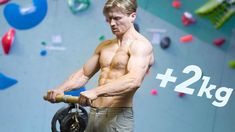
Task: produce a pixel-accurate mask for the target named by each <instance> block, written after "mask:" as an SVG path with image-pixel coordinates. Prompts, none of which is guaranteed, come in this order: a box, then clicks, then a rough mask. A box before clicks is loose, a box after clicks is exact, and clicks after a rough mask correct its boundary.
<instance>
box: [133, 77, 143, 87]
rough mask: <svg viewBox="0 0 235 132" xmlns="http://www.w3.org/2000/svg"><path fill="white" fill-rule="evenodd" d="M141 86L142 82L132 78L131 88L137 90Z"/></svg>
mask: <svg viewBox="0 0 235 132" xmlns="http://www.w3.org/2000/svg"><path fill="white" fill-rule="evenodd" d="M141 84H142V80H141V79H139V78H136V77H133V78H132V88H134V89H138V88H139V87H140V86H141Z"/></svg>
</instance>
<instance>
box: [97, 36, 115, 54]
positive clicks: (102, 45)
mask: <svg viewBox="0 0 235 132" xmlns="http://www.w3.org/2000/svg"><path fill="white" fill-rule="evenodd" d="M112 42H113V39H109V40H104V41H102V42H101V43H100V44H99V45H98V46H97V47H96V52H100V51H101V50H102V49H103V48H104V47H107V46H108V45H110V44H111V43H112Z"/></svg>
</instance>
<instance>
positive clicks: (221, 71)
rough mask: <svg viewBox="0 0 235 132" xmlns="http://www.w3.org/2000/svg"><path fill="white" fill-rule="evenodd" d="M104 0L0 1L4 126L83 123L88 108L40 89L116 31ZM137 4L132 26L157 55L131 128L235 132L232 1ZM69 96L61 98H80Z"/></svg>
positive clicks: (8, 129) (46, 127)
mask: <svg viewBox="0 0 235 132" xmlns="http://www.w3.org/2000/svg"><path fill="white" fill-rule="evenodd" d="M105 1H106V0H99V1H98V0H90V1H89V0H25V1H18V0H0V11H1V14H0V18H1V20H0V36H1V47H2V51H1V52H0V99H1V105H2V107H1V109H0V113H1V114H0V118H1V119H2V120H0V124H1V125H0V131H2V132H15V131H19V132H49V131H51V128H54V129H57V130H59V129H61V130H65V129H69V128H71V127H73V130H74V131H75V130H84V129H85V127H86V125H87V124H86V123H87V114H86V111H87V112H88V111H89V108H85V109H84V108H82V107H80V108H79V106H76V105H74V104H69V105H68V104H63V103H58V104H50V103H48V102H46V101H44V100H43V99H42V97H43V95H45V93H46V91H47V90H48V89H51V88H55V87H57V86H58V85H59V84H61V83H62V82H63V81H64V80H66V79H67V77H68V76H69V75H70V74H71V73H73V72H74V71H76V70H77V69H78V68H80V67H81V66H82V65H83V64H84V63H85V62H86V60H87V59H88V58H89V57H90V56H91V55H92V53H93V52H94V49H95V47H96V46H97V45H98V44H99V43H100V42H101V41H104V40H107V39H110V38H113V37H114V36H113V34H112V32H111V31H110V29H109V27H108V25H107V23H106V22H105V18H104V16H103V14H102V9H103V5H104V3H105ZM138 4H139V8H138V12H137V19H136V21H135V27H136V28H137V29H138V31H139V32H140V33H141V34H143V35H144V36H145V37H146V38H148V39H149V41H150V42H151V43H152V46H153V49H154V57H155V63H154V65H153V66H152V67H151V69H150V70H149V71H148V72H147V74H146V78H145V79H144V81H143V84H142V85H141V87H140V88H139V89H138V91H137V92H136V95H135V98H134V106H133V107H134V119H135V125H134V126H135V127H134V131H135V132H156V131H160V132H234V131H235V126H234V124H235V114H234V111H235V96H234V88H235V83H234V80H235V54H234V53H235V17H234V12H235V10H234V5H235V1H234V0H197V1H192V0H191V1H189V0H164V1H163V0H138ZM97 80H98V75H96V76H94V79H92V80H91V81H89V83H87V84H86V86H85V87H83V88H82V89H80V90H82V91H85V90H89V89H91V88H94V87H95V86H97ZM80 92H81V91H73V92H71V93H70V92H69V93H66V94H68V95H72V96H78V95H79V93H80ZM68 95H67V96H65V97H61V98H60V100H61V101H64V102H68V100H70V99H71V100H73V99H74V98H73V97H71V96H68ZM75 99H77V98H75ZM9 104H13V105H9ZM76 108H79V109H76ZM75 109H76V110H75ZM85 110H86V111H85ZM9 117H10V118H9ZM3 119H4V120H3ZM53 119H54V120H53ZM63 119H64V120H63ZM143 119H144V120H146V121H147V122H145V121H143ZM52 122H53V123H55V122H57V124H56V125H54V126H53V124H51V123H52ZM79 122H81V123H82V124H80V126H79ZM58 125H60V126H63V127H61V128H60V126H58ZM55 127H56V128H55Z"/></svg>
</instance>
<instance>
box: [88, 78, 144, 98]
mask: <svg viewBox="0 0 235 132" xmlns="http://www.w3.org/2000/svg"><path fill="white" fill-rule="evenodd" d="M141 82H142V79H140V78H137V77H134V76H133V75H125V76H123V77H121V78H119V79H117V80H114V81H111V82H110V83H107V84H105V85H102V86H98V87H96V88H94V89H92V90H94V91H95V92H96V94H97V96H117V95H123V94H125V93H128V92H130V91H133V90H136V89H137V88H139V87H140V84H141Z"/></svg>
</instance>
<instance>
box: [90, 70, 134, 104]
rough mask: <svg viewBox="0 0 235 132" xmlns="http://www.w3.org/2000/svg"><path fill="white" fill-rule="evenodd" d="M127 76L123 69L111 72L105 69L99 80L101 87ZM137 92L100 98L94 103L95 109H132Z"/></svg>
mask: <svg viewBox="0 0 235 132" xmlns="http://www.w3.org/2000/svg"><path fill="white" fill-rule="evenodd" d="M123 75H125V72H124V71H122V70H121V69H119V70H117V69H114V70H109V69H108V68H104V69H102V70H101V75H100V78H99V86H102V85H105V84H107V83H109V82H111V81H112V80H115V79H117V78H119V77H121V76H123ZM134 93H135V91H132V92H129V93H125V94H122V95H117V96H116V95H115V96H106V97H105V96H102V97H98V98H97V99H96V100H94V101H93V102H92V106H93V107H132V98H133V95H134Z"/></svg>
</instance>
